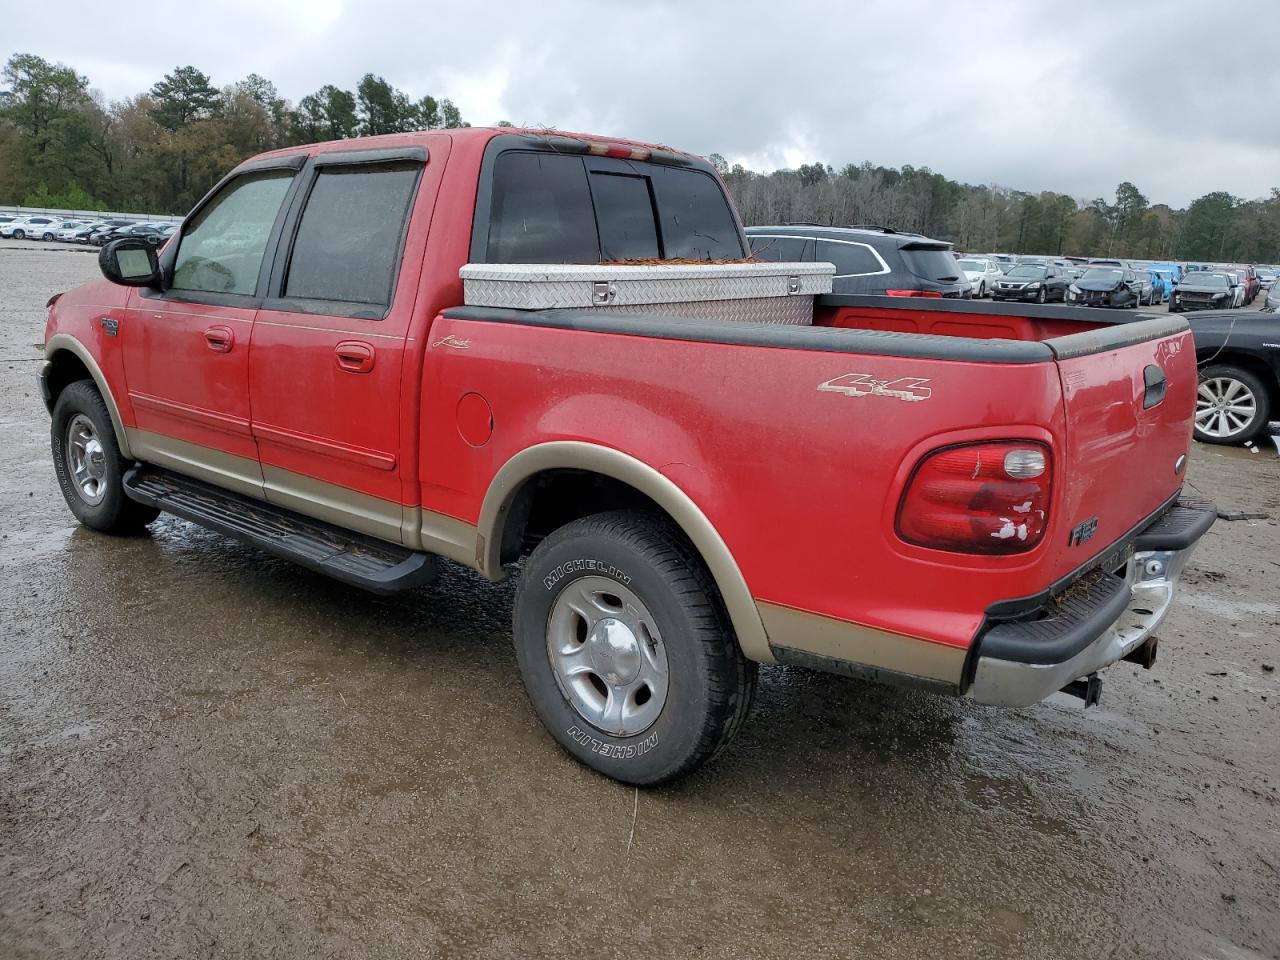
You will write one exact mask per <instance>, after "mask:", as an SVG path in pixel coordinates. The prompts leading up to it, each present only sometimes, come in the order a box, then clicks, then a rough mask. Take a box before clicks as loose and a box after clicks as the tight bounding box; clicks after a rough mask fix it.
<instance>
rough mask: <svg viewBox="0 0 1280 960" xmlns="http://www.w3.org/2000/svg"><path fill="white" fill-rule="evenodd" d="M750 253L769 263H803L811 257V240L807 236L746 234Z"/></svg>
mask: <svg viewBox="0 0 1280 960" xmlns="http://www.w3.org/2000/svg"><path fill="white" fill-rule="evenodd" d="M747 242H748V243H750V244H751V254H752V256H754V257H755V258H756V259H757V260H767V261H769V262H770V263H803V262H805V261H807V260H812V259H813V241H812V240H810V239H808V238H807V237H756V236H748V237H747Z"/></svg>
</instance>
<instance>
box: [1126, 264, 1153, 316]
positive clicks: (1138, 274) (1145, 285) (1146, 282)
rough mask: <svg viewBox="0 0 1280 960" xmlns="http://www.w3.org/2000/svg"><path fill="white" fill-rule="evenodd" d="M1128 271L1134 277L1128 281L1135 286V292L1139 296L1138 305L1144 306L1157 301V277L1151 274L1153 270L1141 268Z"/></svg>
mask: <svg viewBox="0 0 1280 960" xmlns="http://www.w3.org/2000/svg"><path fill="white" fill-rule="evenodd" d="M1126 272H1127V273H1129V274H1130V275H1131V276H1132V277H1133V279H1132V280H1130V281H1128V282H1129V284H1130V285H1131V286H1132V287H1133V292H1134V294H1135V295H1136V296H1137V298H1138V303H1137V306H1139V307H1143V306H1150V305H1151V304H1153V303H1154V302H1155V295H1156V288H1155V279H1154V278H1153V277H1152V276H1151V272H1150V271H1148V270H1143V269H1141V268H1136V269H1133V270H1130V271H1126Z"/></svg>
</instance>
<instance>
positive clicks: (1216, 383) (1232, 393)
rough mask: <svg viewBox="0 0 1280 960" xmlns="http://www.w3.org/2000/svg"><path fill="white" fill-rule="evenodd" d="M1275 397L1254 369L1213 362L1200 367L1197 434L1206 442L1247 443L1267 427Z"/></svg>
mask: <svg viewBox="0 0 1280 960" xmlns="http://www.w3.org/2000/svg"><path fill="white" fill-rule="evenodd" d="M1270 417H1271V397H1270V395H1269V394H1268V393H1267V388H1266V386H1265V385H1264V384H1263V383H1262V381H1261V380H1260V379H1258V377H1257V376H1255V375H1254V374H1253V373H1252V372H1251V371H1249V370H1245V369H1244V368H1243V367H1237V366H1234V365H1232V364H1227V363H1221V364H1213V365H1212V366H1209V367H1206V368H1205V369H1204V370H1201V371H1200V386H1199V388H1198V389H1197V391H1196V420H1195V437H1196V439H1197V440H1199V441H1201V442H1203V443H1247V442H1248V441H1250V440H1252V439H1253V438H1254V437H1256V436H1258V434H1260V433H1262V432H1263V431H1264V430H1266V429H1267V423H1268V421H1269V420H1270Z"/></svg>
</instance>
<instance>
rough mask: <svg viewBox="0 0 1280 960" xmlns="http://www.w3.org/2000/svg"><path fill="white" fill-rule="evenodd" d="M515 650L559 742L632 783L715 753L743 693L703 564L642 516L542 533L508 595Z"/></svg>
mask: <svg viewBox="0 0 1280 960" xmlns="http://www.w3.org/2000/svg"><path fill="white" fill-rule="evenodd" d="M515 646H516V657H517V659H518V660H519V663H520V673H521V675H522V677H523V678H524V684H525V689H526V690H527V691H528V694H529V700H530V701H531V703H532V704H533V707H534V710H535V711H537V714H538V717H539V719H541V721H542V723H543V724H544V725H545V726H546V728H547V731H548V732H549V733H550V734H551V735H552V736H553V737H554V738H555V739H556V741H557V742H558V743H559V744H560V746H561V747H563V748H564V749H565V750H566V751H567V752H568V753H569V754H571V755H572V756H573V757H574V758H575V759H577V760H580V761H581V762H582V763H585V764H586V765H587V766H589V767H591V768H593V769H595V770H597V771H599V772H600V773H603V774H605V775H606V776H609V777H613V778H614V779H615V780H620V781H622V782H624V783H629V784H635V785H638V786H651V785H654V784H658V783H663V782H665V781H668V780H673V779H675V778H677V777H680V776H683V775H684V774H687V773H689V772H691V771H693V770H694V769H696V768H697V767H699V766H701V765H702V764H703V763H706V762H707V761H709V760H711V759H712V758H713V757H715V755H716V754H717V753H719V752H720V751H721V750H722V749H724V747H725V746H726V745H727V744H728V743H729V741H730V740H731V739H732V737H733V735H734V734H735V733H736V732H737V730H738V728H739V727H740V726H741V725H742V722H743V720H744V719H745V717H746V715H747V712H748V710H749V709H750V706H751V700H752V696H753V694H754V691H755V682H756V665H755V664H754V663H751V662H750V661H748V660H747V659H746V658H745V657H744V656H743V655H742V651H741V650H740V649H739V647H738V642H737V639H736V638H735V637H734V635H733V631H732V629H731V628H730V626H729V623H728V618H727V616H726V614H725V612H724V610H723V608H722V606H721V603H720V599H719V596H718V594H717V591H716V588H715V585H714V583H713V582H712V580H711V577H710V574H709V573H708V572H707V570H706V568H705V567H704V566H703V564H702V561H701V559H700V558H699V557H698V556H697V555H696V554H695V553H694V551H693V549H692V547H691V546H690V545H689V544H688V543H687V542H686V541H685V539H684V538H683V536H682V535H681V534H680V532H679V531H678V530H677V529H676V528H675V527H673V526H672V525H671V524H670V523H669V522H668V521H667V520H666V519H665V518H663V517H659V516H655V515H653V514H648V513H642V512H637V511H617V512H612V513H601V514H596V515H595V516H591V517H586V518H584V519H581V520H576V521H574V522H573V523H570V524H568V525H567V526H564V527H562V528H560V529H559V530H557V531H556V532H555V533H553V534H551V535H550V536H549V537H547V538H546V539H545V540H543V541H542V542H541V543H540V544H539V545H538V546H537V548H536V549H535V550H534V551H533V553H532V554H531V555H530V557H529V559H528V561H527V562H526V564H525V568H524V571H523V573H522V574H521V582H520V586H519V589H518V590H517V592H516V601H515Z"/></svg>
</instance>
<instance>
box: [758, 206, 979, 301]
mask: <svg viewBox="0 0 1280 960" xmlns="http://www.w3.org/2000/svg"><path fill="white" fill-rule="evenodd" d="M747 240H748V241H750V243H751V252H752V254H753V255H754V256H755V257H756V258H758V259H760V260H768V261H772V262H775V263H812V262H816V263H833V264H835V267H836V275H835V279H834V280H833V281H832V285H831V291H832V293H862V294H881V295H888V296H891V297H948V298H955V299H968V298H969V297H970V296H971V295H972V292H973V290H972V287H971V286H970V284H969V279H968V278H967V277H966V276H965V275H964V271H963V270H961V269H960V264H959V262H958V261H957V260H956V257H955V254H954V253H952V252H951V244H949V243H944V242H943V241H941V240H930V239H929V238H928V237H922V236H920V235H919V234H915V233H898V232H897V231H895V230H889V229H888V228H885V227H821V226H816V225H814V226H810V225H798V224H788V225H786V226H779V227H748V228H747Z"/></svg>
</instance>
